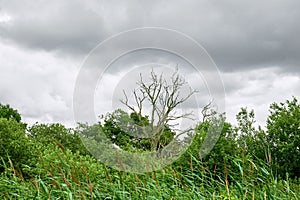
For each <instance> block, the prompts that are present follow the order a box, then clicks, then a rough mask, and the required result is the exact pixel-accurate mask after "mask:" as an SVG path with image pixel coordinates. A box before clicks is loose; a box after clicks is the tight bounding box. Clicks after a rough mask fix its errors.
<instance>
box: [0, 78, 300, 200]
mask: <svg viewBox="0 0 300 200" xmlns="http://www.w3.org/2000/svg"><path fill="white" fill-rule="evenodd" d="M173 78H174V79H173V81H174V80H175V81H176V80H177V79H176V76H173ZM177 78H178V77H177ZM152 79H153V80H154V83H155V81H158V82H156V83H158V84H157V85H155V84H153V85H151V84H150V85H143V80H142V79H141V82H140V84H141V86H142V87H144V88H145V90H144V92H145V93H144V94H143V95H145V96H147V94H146V93H147V91H150V89H151V88H152V92H153V91H156V90H157V89H158V88H159V87H160V85H161V84H165V83H163V82H160V80H161V79H160V78H159V77H157V76H155V75H154V74H152ZM177 81H179V79H178V80H177ZM179 83H180V84H179V86H182V84H183V83H184V82H181V81H179ZM154 88H156V89H154ZM179 88H180V87H179ZM179 88H177V89H179ZM165 89H172V88H169V86H168V85H165ZM173 89H174V88H173ZM175 89H176V88H175ZM177 89H176V91H177ZM176 91H175V92H174V94H176ZM165 92H166V93H168V92H167V91H165ZM191 92H192V91H191ZM166 93H163V94H166ZM135 94H137V93H135ZM149 94H156V93H155V92H154V93H149ZM169 94H170V93H169ZM154 96H155V95H154ZM158 96H159V95H158ZM138 97H139V96H136V100H137V102H136V103H137V105H140V107H137V108H138V110H136V109H134V107H132V108H133V109H131V111H132V112H131V113H126V112H124V111H122V110H116V111H114V112H113V113H110V114H107V115H106V116H105V117H104V121H103V122H102V123H100V122H99V123H97V124H93V125H88V124H78V126H77V127H76V128H74V129H68V128H66V127H64V126H63V125H61V124H34V125H33V126H30V127H27V126H26V124H24V123H22V121H21V116H20V114H19V113H18V111H17V110H14V109H12V108H11V107H10V106H9V105H5V106H4V105H2V104H0V138H1V140H0V198H1V199H288V200H290V199H300V174H299V172H300V168H299V167H300V104H299V103H298V101H297V99H296V98H295V97H294V98H293V99H292V100H287V101H286V102H282V103H273V104H272V105H271V106H270V114H269V116H268V118H267V124H266V129H265V130H264V129H262V128H261V127H258V128H256V127H255V114H254V111H253V110H250V111H249V110H248V109H247V108H241V111H240V112H239V113H238V114H237V116H236V119H237V125H236V126H234V125H232V124H230V123H229V122H225V123H224V125H223V128H222V132H221V135H220V137H219V139H218V142H217V143H216V145H215V146H214V148H213V149H212V151H211V152H210V154H209V155H207V156H206V157H201V156H200V155H199V149H200V147H201V145H202V144H203V141H204V139H205V138H206V136H207V133H208V130H209V127H210V126H212V123H213V122H212V121H213V120H212V119H213V116H214V115H215V113H214V111H212V110H210V104H208V105H207V106H206V107H205V109H204V110H203V112H202V113H204V114H205V116H204V117H203V121H201V122H199V123H198V125H197V126H196V127H195V128H194V130H193V132H192V133H190V132H189V134H191V135H190V136H193V137H192V142H191V144H190V145H189V147H188V148H187V149H186V151H185V152H184V153H183V154H182V155H180V157H179V158H178V159H177V160H176V161H175V162H174V163H172V164H171V165H169V166H167V167H165V168H163V169H161V170H157V171H154V172H147V173H143V174H135V173H128V172H123V171H118V170H116V169H113V168H110V167H108V166H107V165H104V164H102V163H101V162H99V161H97V160H96V159H95V158H94V157H93V156H92V155H91V153H90V152H89V151H87V149H86V148H85V146H84V145H83V143H82V140H84V139H91V138H92V139H93V140H94V141H97V142H98V141H100V142H102V143H100V144H103V145H102V146H101V148H102V150H103V151H105V148H107V147H108V146H107V145H108V143H107V141H109V142H111V143H113V144H115V145H117V146H118V147H119V148H120V150H115V151H120V152H122V151H127V152H140V153H141V152H144V153H145V152H150V151H153V150H160V149H163V148H164V147H165V146H167V145H168V144H169V143H170V142H171V141H172V140H175V141H176V140H177V139H176V132H175V131H174V130H173V129H172V128H173V127H172V126H170V125H169V124H168V123H167V122H168V120H167V121H166V119H173V118H176V117H178V116H175V115H171V113H172V112H169V113H163V112H159V107H155V106H154V107H153V109H154V115H155V112H158V114H163V115H162V116H165V117H162V119H163V120H162V121H155V120H152V118H151V117H148V116H144V115H142V112H141V111H140V109H141V108H142V106H141V105H142V104H141V103H142V102H141V101H139V100H141V99H139V98H138ZM161 97H162V101H161V102H164V101H163V99H165V100H166V99H168V98H169V101H172V102H173V103H174V102H176V99H173V100H172V98H173V97H171V96H164V95H161ZM174 97H176V96H174ZM186 97H188V96H186ZM145 98H146V97H145ZM150 100H151V98H150ZM177 100H179V101H177V103H178V102H180V101H184V100H185V99H184V98H183V99H177ZM143 101H144V100H143ZM166 102H168V101H166ZM124 103H125V104H126V105H127V106H131V105H129V103H128V101H127V100H126V99H125V100H124ZM153 105H154V104H153ZM155 105H156V104H155ZM163 105H168V104H163ZM170 105H171V104H170ZM174 105H175V104H174ZM172 106H173V104H172V105H171V108H172ZM166 108H167V107H166ZM184 116H187V115H182V116H179V117H184ZM155 122H158V123H159V124H156V125H154V124H155ZM149 128H150V130H152V131H153V130H154V129H155V128H157V129H156V130H157V132H155V133H156V134H154V137H155V138H156V139H153V138H147V137H138V136H137V135H135V134H133V135H132V134H128V132H132V130H134V131H135V132H139V131H143V133H144V134H145V132H147V131H149ZM134 131H133V132H134ZM102 133H104V134H102ZM80 137H81V138H80ZM81 139H82V140H81ZM188 139H191V138H188ZM177 142H180V140H177ZM181 142H185V141H181Z"/></svg>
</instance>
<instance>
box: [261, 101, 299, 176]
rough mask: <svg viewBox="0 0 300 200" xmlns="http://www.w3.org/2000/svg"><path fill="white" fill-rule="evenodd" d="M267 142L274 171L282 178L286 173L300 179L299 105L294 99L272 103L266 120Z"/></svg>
mask: <svg viewBox="0 0 300 200" xmlns="http://www.w3.org/2000/svg"><path fill="white" fill-rule="evenodd" d="M267 129H268V136H267V138H268V141H269V147H270V150H271V154H272V157H273V162H274V169H276V172H277V173H278V175H279V176H281V177H282V178H285V177H286V173H288V174H289V176H291V177H300V104H299V102H298V100H297V99H296V98H293V99H292V100H291V101H289V100H287V101H286V102H284V103H279V104H278V103H273V104H272V105H271V106H270V115H269V117H268V119H267Z"/></svg>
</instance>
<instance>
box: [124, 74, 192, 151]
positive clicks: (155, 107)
mask: <svg viewBox="0 0 300 200" xmlns="http://www.w3.org/2000/svg"><path fill="white" fill-rule="evenodd" d="M186 84H187V82H186V81H185V80H184V79H183V78H181V77H180V76H179V74H178V72H177V71H176V72H174V73H173V74H172V76H171V78H170V83H168V81H167V80H166V79H164V78H163V74H160V75H157V74H155V72H154V71H153V70H152V71H151V75H150V82H146V81H145V80H144V79H143V77H142V74H140V80H139V81H138V82H137V85H138V89H137V90H134V91H133V97H134V104H136V105H135V106H134V105H131V104H130V103H129V100H128V96H127V95H126V92H125V91H124V90H123V92H124V96H125V99H123V100H121V102H122V103H123V104H124V105H125V106H126V107H127V108H129V109H130V110H131V111H132V112H133V113H135V114H136V115H137V116H138V117H139V119H141V118H142V112H143V109H144V107H143V106H145V104H146V103H148V104H147V105H148V106H150V115H149V122H150V125H148V127H146V128H144V134H145V135H151V137H150V140H151V150H152V151H153V150H157V147H158V146H159V140H160V138H161V136H162V134H163V132H164V129H165V127H166V126H168V127H172V126H175V125H170V122H171V121H176V120H178V119H182V118H191V115H192V112H189V113H184V114H179V115H177V114H176V112H175V108H176V107H178V106H179V105H180V104H182V103H184V102H185V101H186V100H188V99H189V98H190V97H191V96H192V95H193V94H194V93H195V92H196V91H195V90H192V89H191V88H190V87H189V91H188V93H187V94H185V95H181V93H180V92H181V90H182V87H183V86H185V85H186ZM146 101H147V102H146ZM188 131H190V130H184V131H181V132H180V133H179V134H180V135H182V134H184V133H185V132H188ZM179 134H177V135H176V137H178V136H179Z"/></svg>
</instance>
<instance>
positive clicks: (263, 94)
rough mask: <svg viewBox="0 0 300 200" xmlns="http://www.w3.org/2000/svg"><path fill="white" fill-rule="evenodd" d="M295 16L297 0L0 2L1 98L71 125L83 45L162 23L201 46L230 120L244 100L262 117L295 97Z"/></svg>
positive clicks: (34, 116)
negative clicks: (217, 75)
mask: <svg viewBox="0 0 300 200" xmlns="http://www.w3.org/2000/svg"><path fill="white" fill-rule="evenodd" d="M299 19H300V1H298V0H284V1H283V0H268V1H258V0H251V1H248V0H247V1H238V0H225V1H216V0H182V1H174V0H168V1H167V0H160V1H141V0H130V1H129V0H128V1H125V0H122V1H114V0H107V1H100V0H97V1H96V0H90V1H84V0H72V1H71V0H53V1H43V0H23V1H22V2H20V1H17V0H0V70H1V72H0V102H1V103H4V104H6V103H8V104H10V105H11V106H12V107H14V108H16V109H18V110H19V112H20V113H21V114H22V116H23V120H24V121H25V122H28V123H30V124H32V123H34V122H36V121H38V122H47V123H50V122H61V123H64V124H66V125H71V124H73V107H72V98H73V91H74V86H75V82H76V77H77V75H78V73H79V70H80V68H81V67H82V65H83V63H84V59H85V58H86V57H87V55H88V54H89V52H90V51H91V50H92V49H93V48H95V47H96V45H98V44H99V43H100V42H102V41H104V40H105V39H107V38H108V37H110V36H112V35H115V34H118V33H120V32H122V31H126V30H129V29H133V28H142V27H162V28H167V29H172V30H176V31H179V32H181V33H184V34H186V35H188V36H190V37H192V38H193V39H195V40H196V41H197V42H198V43H199V44H201V45H202V46H203V47H204V48H205V49H206V51H207V52H208V53H209V55H210V56H211V58H212V59H213V60H214V62H215V63H216V65H217V67H218V69H219V70H220V75H221V78H222V80H223V82H224V87H225V95H226V99H225V100H226V102H225V103H226V113H227V118H228V120H229V121H230V122H234V119H235V115H236V113H237V112H238V111H239V109H240V107H248V108H249V109H254V110H255V113H256V119H257V121H258V123H259V124H261V125H264V123H265V120H266V117H267V115H268V108H269V105H270V103H272V102H281V101H284V100H286V99H291V98H292V96H295V97H297V98H298V99H299V98H300V56H299V54H300V40H299V35H300V26H299V23H298V21H299ZM188 50H189V49H187V51H188ZM156 53H157V52H156ZM154 54H155V53H154ZM154 54H153V55H154ZM160 55H161V58H160V60H161V59H163V56H162V55H164V54H160ZM136 58H141V57H140V56H136ZM169 58H170V57H169ZM133 59H134V56H131V58H130V59H129V60H130V61H128V60H127V61H126V59H124V60H123V61H124V64H125V63H127V65H128V63H132V60H133ZM120 62H121V61H120ZM155 62H158V61H157V60H156V61H155ZM178 62H179V61H178ZM174 63H176V61H174ZM121 64H122V63H121ZM121 75H122V74H120V73H116V74H113V73H111V74H109V75H108V76H107V77H106V78H107V80H110V81H111V83H112V84H108V85H106V86H103V85H102V87H104V88H108V90H110V91H112V89H113V87H114V85H118V84H119V82H120V81H121V80H122V81H123V83H124V78H123V79H122V76H121ZM186 78H187V79H189V77H186ZM190 78H191V77H190ZM105 80H106V79H105ZM187 81H189V80H187ZM191 81H195V80H191ZM199 81H200V80H199ZM125 82H126V81H125ZM105 83H106V84H107V81H104V82H103V83H102V84H105ZM99 84H101V82H99ZM119 85H120V84H119ZM103 92H104V93H103ZM102 94H105V91H102ZM98 103H99V101H98ZM101 103H102V102H101ZM101 103H100V104H101ZM104 104H105V102H103V105H104Z"/></svg>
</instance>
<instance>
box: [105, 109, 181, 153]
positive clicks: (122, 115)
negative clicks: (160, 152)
mask: <svg viewBox="0 0 300 200" xmlns="http://www.w3.org/2000/svg"><path fill="white" fill-rule="evenodd" d="M149 124H150V122H149V120H148V117H147V116H138V115H137V113H135V112H132V113H131V114H128V113H127V112H125V111H123V110H121V109H117V110H115V111H114V112H112V113H108V114H107V115H106V116H105V118H104V124H103V126H101V127H99V128H102V130H103V132H104V134H105V136H106V137H107V138H109V139H110V140H111V141H112V142H113V143H114V144H116V145H118V146H120V147H121V148H122V149H123V150H134V149H136V150H148V151H149V150H151V138H148V137H146V136H145V135H144V133H145V132H146V131H145V129H147V128H148V129H149V128H150V127H149V126H148V125H149ZM163 131H164V132H163V133H162V134H161V135H160V138H159V142H158V143H157V145H158V146H157V147H156V148H157V149H161V148H163V147H164V146H166V145H168V144H169V143H170V142H171V141H172V140H173V139H174V136H175V133H174V132H172V130H171V129H170V128H169V127H168V126H167V125H166V126H165V127H164V130H163Z"/></svg>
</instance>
